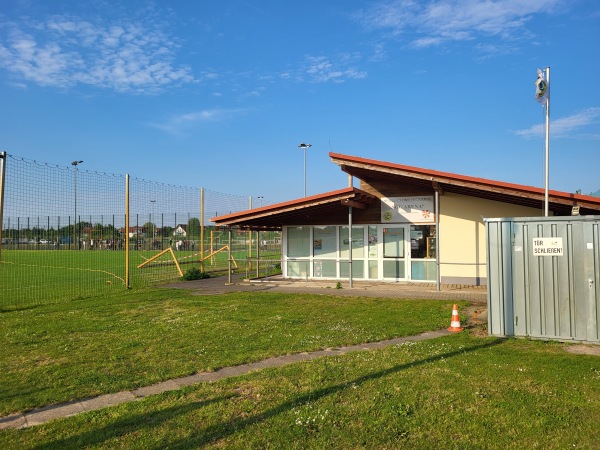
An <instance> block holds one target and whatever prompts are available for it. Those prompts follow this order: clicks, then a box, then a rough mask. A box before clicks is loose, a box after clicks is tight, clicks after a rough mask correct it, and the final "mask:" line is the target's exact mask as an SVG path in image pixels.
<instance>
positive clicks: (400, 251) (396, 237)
mask: <svg viewBox="0 0 600 450" xmlns="http://www.w3.org/2000/svg"><path fill="white" fill-rule="evenodd" d="M383 257H384V258H404V228H384V229H383Z"/></svg>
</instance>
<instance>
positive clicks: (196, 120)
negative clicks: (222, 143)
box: [149, 108, 246, 135]
mask: <svg viewBox="0 0 600 450" xmlns="http://www.w3.org/2000/svg"><path fill="white" fill-rule="evenodd" d="M245 112H246V110H245V109H243V108H234V109H219V108H215V109H205V110H201V111H194V112H190V113H184V114H179V115H176V116H172V117H170V118H169V119H167V120H166V121H164V122H162V123H151V124H149V125H150V126H151V127H153V128H156V129H159V130H162V131H165V132H166V133H169V134H173V135H181V134H183V133H184V132H185V131H188V130H190V129H192V128H194V127H197V126H200V125H202V124H204V123H208V122H218V121H222V120H227V119H229V118H231V117H233V116H237V115H239V114H243V113H245Z"/></svg>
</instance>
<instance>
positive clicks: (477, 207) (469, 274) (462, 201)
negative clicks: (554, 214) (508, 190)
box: [438, 193, 544, 284]
mask: <svg viewBox="0 0 600 450" xmlns="http://www.w3.org/2000/svg"><path fill="white" fill-rule="evenodd" d="M540 206H541V207H543V205H540ZM543 214H544V212H543V210H542V209H541V208H540V209H537V208H528V207H524V206H517V205H511V204H509V203H501V202H495V201H491V200H484V199H479V198H475V197H468V196H464V195H457V194H450V193H445V194H444V195H441V196H440V229H439V245H438V248H439V258H440V276H441V282H442V283H457V284H486V283H485V279H486V240H485V224H484V222H483V218H494V217H532V216H533V217H535V216H542V215H543Z"/></svg>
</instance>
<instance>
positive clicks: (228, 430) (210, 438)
mask: <svg viewBox="0 0 600 450" xmlns="http://www.w3.org/2000/svg"><path fill="white" fill-rule="evenodd" d="M503 342H505V340H503V339H494V340H492V341H490V342H487V343H484V344H480V345H474V346H472V347H464V348H462V349H460V350H455V351H451V352H447V353H444V354H440V355H436V356H431V357H429V358H425V359H422V360H419V361H411V362H407V363H405V364H400V365H397V366H394V367H390V368H389V369H385V370H381V371H378V372H374V373H370V374H368V375H364V376H362V377H359V378H356V379H354V380H351V381H346V382H344V383H340V384H337V385H335V386H330V387H325V388H321V389H317V390H314V391H311V392H309V393H306V394H304V395H301V396H299V397H294V398H293V399H292V400H288V401H286V402H284V403H281V404H280V405H278V406H275V407H273V408H271V409H269V410H267V411H265V412H263V413H260V414H257V415H255V416H250V417H244V418H239V419H236V420H232V421H229V422H224V423H219V424H215V425H211V426H209V427H207V428H205V429H198V431H197V433H196V435H194V436H192V437H189V438H186V439H185V440H178V441H173V442H168V443H163V444H162V445H161V446H158V447H155V448H156V449H162V448H164V447H165V445H166V446H168V448H172V449H187V448H197V447H200V446H204V445H209V444H211V443H215V442H217V441H219V440H221V439H223V438H226V437H228V436H231V435H233V434H234V433H236V432H239V431H240V430H241V429H243V428H245V427H249V426H252V425H254V424H257V423H260V422H263V421H265V420H268V419H270V418H271V417H275V416H277V415H279V414H281V413H284V412H286V411H290V410H292V409H294V408H295V407H298V405H302V404H304V403H307V402H311V401H316V400H318V399H320V398H323V397H327V396H329V395H333V394H336V393H337V392H341V391H343V390H345V389H348V388H352V387H353V386H357V385H361V384H363V383H366V382H368V381H372V380H376V379H378V378H383V377H385V376H388V375H391V374H394V373H397V372H400V371H402V370H405V369H410V368H414V367H419V366H422V365H424V364H427V363H432V362H436V361H440V360H443V359H447V358H451V357H454V356H458V355H464V354H465V353H469V352H474V351H477V350H481V349H485V348H489V347H493V346H496V345H498V344H501V343H503ZM233 396H234V395H233V394H232V395H230V396H228V397H227V396H226V397H219V398H216V399H212V400H208V401H206V402H195V403H192V404H190V405H184V406H181V407H173V408H168V409H165V410H162V411H159V412H157V413H156V414H152V415H150V416H146V415H145V414H144V415H136V416H134V417H130V418H127V419H123V420H121V421H117V422H113V423H111V424H110V425H107V426H106V427H104V428H102V429H100V430H94V431H90V432H86V433H85V434H82V435H78V436H73V437H71V438H68V439H64V440H57V441H53V442H52V443H49V444H45V445H43V446H39V447H35V448H36V449H54V448H76V447H79V448H81V447H87V446H96V445H101V444H102V443H103V442H104V441H105V440H107V439H111V438H115V437H119V436H122V435H125V434H129V433H131V432H132V430H135V431H137V432H144V431H146V432H151V430H152V428H153V427H154V426H156V425H157V424H158V423H160V422H165V421H168V420H171V419H173V415H174V414H178V415H184V414H186V413H188V412H190V411H192V410H195V409H199V408H202V407H203V406H206V405H208V404H211V403H215V402H219V401H223V400H227V399H228V398H231V397H233Z"/></svg>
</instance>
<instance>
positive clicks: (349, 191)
mask: <svg viewBox="0 0 600 450" xmlns="http://www.w3.org/2000/svg"><path fill="white" fill-rule="evenodd" d="M353 193H363V191H361V190H360V189H358V188H355V187H347V188H344V189H338V190H336V191H329V192H325V193H323V194H317V195H311V196H309V197H302V198H298V199H295V200H290V201H287V202H282V203H275V204H272V205H267V206H261V207H260V208H253V209H247V210H245V211H240V212H236V213H231V214H225V215H223V216H216V217H213V218H212V219H211V221H212V222H216V221H223V220H227V219H233V218H240V217H243V216H246V215H255V214H256V213H259V212H268V211H277V210H279V209H281V208H285V207H288V206H298V205H302V204H310V203H312V202H315V201H319V200H325V199H327V198H335V197H336V196H339V195H348V194H353Z"/></svg>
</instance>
